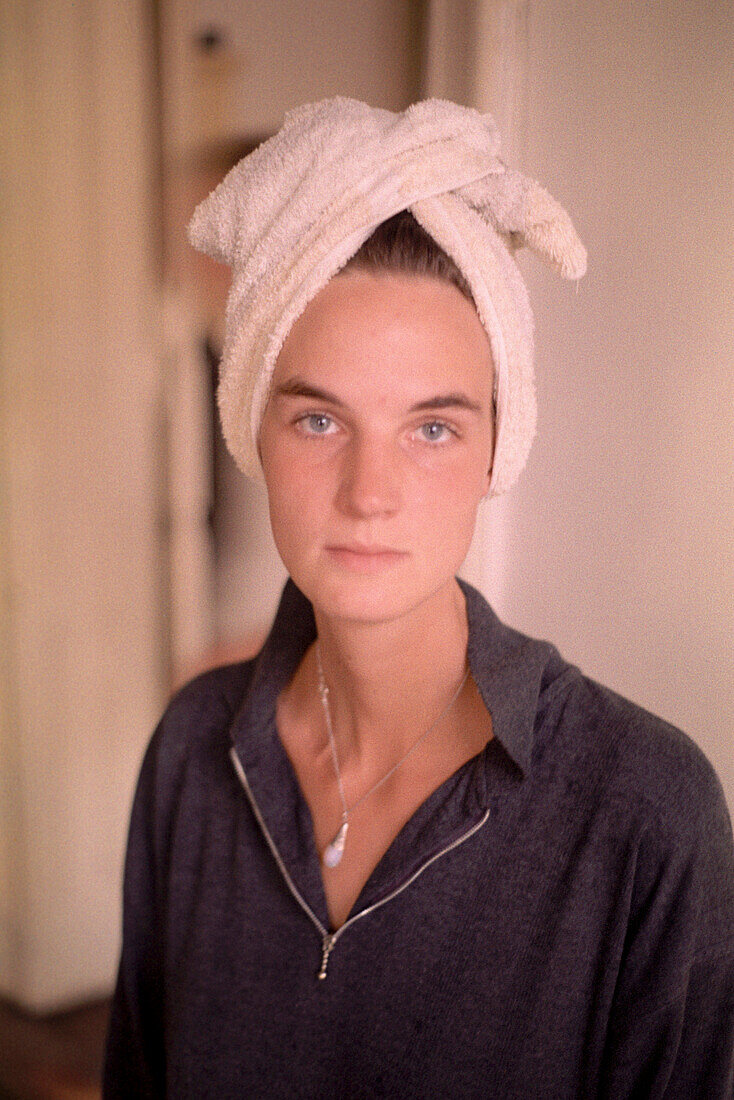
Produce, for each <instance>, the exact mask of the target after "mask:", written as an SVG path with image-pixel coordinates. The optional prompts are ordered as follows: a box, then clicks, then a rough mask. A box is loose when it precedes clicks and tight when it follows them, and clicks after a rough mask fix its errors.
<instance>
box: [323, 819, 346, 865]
mask: <svg viewBox="0 0 734 1100" xmlns="http://www.w3.org/2000/svg"><path fill="white" fill-rule="evenodd" d="M348 828H349V822H348V821H344V822H342V825H341V828H340V829H339V832H338V833H337V834H336V836H335V837H334V839H333V840H332V842H331V843H330V844H327V845H326V847H325V848H324V854H323V856H322V860H323V863H324V866H325V867H338V866H339V864H340V863H341V861H342V856H343V855H344V844H345V843H346V839H347V829H348Z"/></svg>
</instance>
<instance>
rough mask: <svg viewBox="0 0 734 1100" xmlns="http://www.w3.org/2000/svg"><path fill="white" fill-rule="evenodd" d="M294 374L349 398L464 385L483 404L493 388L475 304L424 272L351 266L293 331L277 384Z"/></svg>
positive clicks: (416, 394) (416, 395) (408, 395)
mask: <svg viewBox="0 0 734 1100" xmlns="http://www.w3.org/2000/svg"><path fill="white" fill-rule="evenodd" d="M296 374H297V375H298V376H299V377H301V378H305V379H306V380H307V381H309V382H312V383H314V384H320V385H323V386H325V387H327V386H328V388H330V389H332V390H334V388H335V387H337V388H339V390H340V393H341V394H342V395H343V396H345V397H347V398H352V399H358V398H359V397H360V396H374V395H375V393H377V392H379V393H380V394H382V396H383V399H386V398H388V397H389V396H390V395H394V396H395V397H396V398H397V399H399V400H400V399H403V398H404V399H405V400H419V399H421V398H424V397H426V396H427V395H430V394H429V393H428V391H436V392H439V391H445V390H456V389H461V390H464V391H467V392H469V393H471V395H472V396H473V397H474V398H475V399H477V400H480V401H482V402H484V400H486V399H487V397H488V395H491V390H492V358H491V353H490V346H489V338H488V337H487V334H486V332H485V330H484V327H483V326H482V323H481V321H480V320H479V317H478V316H477V313H476V310H475V309H474V306H473V305H472V303H471V302H470V301H468V299H466V298H465V297H464V295H463V294H462V293H461V292H460V291H459V290H458V289H457V288H456V287H455V286H453V285H452V284H450V283H447V282H445V281H443V280H440V279H437V278H434V277H431V276H423V275H403V274H393V273H382V272H380V273H372V272H366V271H359V270H350V271H347V272H344V273H342V274H340V275H337V276H336V277H335V278H333V279H331V281H330V282H329V283H327V284H326V286H325V287H323V288H322V290H320V291H319V293H318V294H317V295H316V297H315V298H314V299H313V300H312V301H311V302H310V303H309V304H308V305H307V307H306V309H305V310H304V312H303V313H302V314H301V316H300V317H299V318H298V319H297V321H296V322H295V323H294V325H293V327H292V328H291V331H290V332H289V334H288V337H287V338H286V340H285V343H284V344H283V347H282V349H281V352H280V355H279V356H278V360H277V362H276V366H275V371H274V375H273V387H274V388H277V387H278V386H279V385H282V384H283V383H284V382H286V381H288V379H289V378H290V377H292V376H293V375H296Z"/></svg>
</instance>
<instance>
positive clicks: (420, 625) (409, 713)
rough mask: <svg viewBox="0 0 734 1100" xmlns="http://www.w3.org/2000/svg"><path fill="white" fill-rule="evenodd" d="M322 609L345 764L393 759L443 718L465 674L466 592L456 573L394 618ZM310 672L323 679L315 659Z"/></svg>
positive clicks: (322, 640)
mask: <svg viewBox="0 0 734 1100" xmlns="http://www.w3.org/2000/svg"><path fill="white" fill-rule="evenodd" d="M315 613H316V622H317V627H318V634H319V644H320V648H321V659H322V663H323V668H324V675H325V679H326V682H327V684H328V685H329V691H330V695H329V700H330V706H331V713H332V719H333V725H334V734H335V738H336V740H337V742H338V745H339V755H340V760H343V762H344V765H345V767H347V766H349V764H350V762H351V763H352V764H353V765H354V766H356V767H360V766H361V765H363V764H366V765H367V766H369V764H370V761H376V760H380V761H383V762H388V763H389V760H390V759H391V758H393V757H395V758H397V757H398V756H399V755H401V754H402V753H403V752H405V751H406V750H407V749H408V748H409V747H410V745H411V744H412V743H413V742H414V741H415V739H416V737H418V736H419V735H420V733H421V731H422V730H424V729H427V728H428V727H429V726H430V724H431V723H432V722H433V721H435V719H436V717H437V715H438V714H440V711H441V709H442V708H443V707H444V706H445V705H446V703H447V702H448V701H449V699H450V698H451V695H452V693H453V692H454V691H455V690H456V688H457V687H458V685H459V683H460V681H461V678H462V676H463V674H464V671H465V667H466V645H467V633H468V631H467V620H466V606H465V602H464V596H463V593H462V592H461V589H460V588H459V586H458V584H457V583H456V582H455V581H452V582H451V583H450V584H449V585H447V586H445V588H443V589H441V590H440V591H439V592H438V593H436V594H435V595H434V596H432V597H431V598H430V599H429V600H426V601H425V602H424V603H423V604H421V605H420V606H419V607H417V608H415V609H414V610H413V611H412V612H411V613H410V614H409V615H407V616H403V617H401V618H400V619H399V620H395V621H392V622H388V623H379V624H364V623H356V624H355V623H352V622H343V621H341V620H338V621H335V620H333V619H329V618H327V617H325V616H321V615H320V614H319V612H318V610H316V612H315ZM309 664H311V662H309ZM313 665H314V667H315V662H313ZM305 675H306V676H307V678H308V679H309V680H310V682H311V685H314V686H315V677H314V672H313V667H312V668H306V670H305ZM313 690H314V687H313V686H312V687H311V691H313Z"/></svg>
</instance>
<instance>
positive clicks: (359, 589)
mask: <svg viewBox="0 0 734 1100" xmlns="http://www.w3.org/2000/svg"><path fill="white" fill-rule="evenodd" d="M457 568H458V567H457ZM455 572H456V571H455V570H454V569H451V570H450V571H448V572H447V573H446V574H445V575H444V574H441V575H436V574H435V573H434V574H433V575H430V576H415V575H413V576H406V575H405V574H404V573H403V575H400V571H398V570H396V571H394V574H393V575H392V576H390V575H389V574H387V575H384V576H380V577H375V576H356V577H355V576H340V575H338V574H337V575H334V574H331V575H323V574H322V575H321V576H320V577H319V578H318V579H315V578H314V579H313V581H311V579H310V578H304V579H303V580H302V581H301V582H299V580H298V578H297V577H295V576H294V577H293V579H294V581H295V583H296V584H297V585H298V587H299V588H300V589H301V591H302V592H303V593H304V595H305V596H307V598H308V599H309V600H310V601H311V603H312V604H313V606H314V608H315V609H317V610H318V611H319V612H320V613H321V614H322V615H325V616H326V617H328V618H330V619H335V620H337V619H338V620H342V621H343V622H353V623H364V624H368V623H374V624H376V623H387V622H394V621H396V620H397V619H400V618H402V617H403V616H405V615H409V614H410V613H411V612H412V611H414V610H415V609H416V608H417V607H420V606H421V605H422V604H424V603H425V602H426V601H427V600H430V599H431V598H432V597H434V596H436V595H437V594H438V593H439V592H440V591H441V590H442V589H444V588H446V586H447V585H451V584H453V582H454V579H455Z"/></svg>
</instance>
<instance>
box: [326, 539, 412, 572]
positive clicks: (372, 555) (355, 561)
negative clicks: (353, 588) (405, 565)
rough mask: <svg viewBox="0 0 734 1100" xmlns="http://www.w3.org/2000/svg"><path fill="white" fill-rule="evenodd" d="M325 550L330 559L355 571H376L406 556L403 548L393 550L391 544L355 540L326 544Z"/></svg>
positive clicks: (394, 563) (386, 567)
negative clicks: (365, 542) (382, 544)
mask: <svg viewBox="0 0 734 1100" xmlns="http://www.w3.org/2000/svg"><path fill="white" fill-rule="evenodd" d="M326 552H327V554H329V556H330V557H331V558H332V560H334V561H336V562H338V563H339V564H340V565H342V566H345V567H346V568H347V569H351V570H353V571H354V572H357V573H376V572H378V571H379V570H381V569H388V568H389V567H390V566H391V565H396V564H397V563H398V562H399V561H401V560H402V559H403V558H406V557H407V556H408V555H407V554H406V552H405V551H404V550H394V549H393V548H392V547H391V546H381V545H379V544H377V543H373V544H369V545H366V544H364V543H357V542H350V543H342V544H340V545H333V546H327V547H326Z"/></svg>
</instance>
